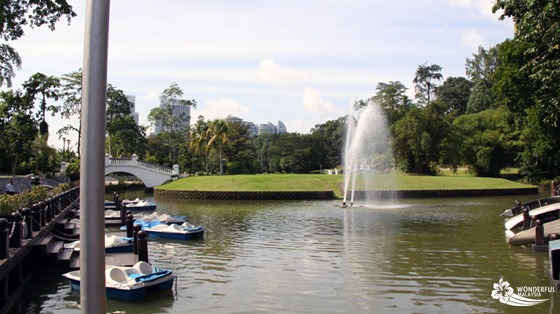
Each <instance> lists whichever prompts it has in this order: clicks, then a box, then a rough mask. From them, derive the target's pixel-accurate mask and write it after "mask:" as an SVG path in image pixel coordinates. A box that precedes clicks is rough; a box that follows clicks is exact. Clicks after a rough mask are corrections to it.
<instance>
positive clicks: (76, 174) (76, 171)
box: [66, 159, 80, 181]
mask: <svg viewBox="0 0 560 314" xmlns="http://www.w3.org/2000/svg"><path fill="white" fill-rule="evenodd" d="M66 175H67V176H68V177H69V178H70V180H72V181H77V180H80V160H79V159H74V160H72V162H71V163H69V164H68V166H66Z"/></svg>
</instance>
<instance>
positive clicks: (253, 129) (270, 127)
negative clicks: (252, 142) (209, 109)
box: [227, 116, 288, 136]
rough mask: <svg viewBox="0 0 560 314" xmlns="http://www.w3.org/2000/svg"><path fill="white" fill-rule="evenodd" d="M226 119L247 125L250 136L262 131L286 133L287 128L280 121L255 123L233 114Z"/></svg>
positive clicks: (259, 133) (262, 132)
mask: <svg viewBox="0 0 560 314" xmlns="http://www.w3.org/2000/svg"><path fill="white" fill-rule="evenodd" d="M227 120H229V121H231V122H239V123H241V124H242V125H245V126H247V131H248V132H249V135H251V136H256V135H261V134H264V133H269V134H281V133H288V129H287V128H286V125H285V124H284V122H282V121H278V124H277V125H274V124H272V123H270V122H268V123H266V124H259V125H257V124H255V123H253V122H249V121H244V120H243V119H241V118H239V117H234V116H229V117H227Z"/></svg>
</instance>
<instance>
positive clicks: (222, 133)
mask: <svg viewBox="0 0 560 314" xmlns="http://www.w3.org/2000/svg"><path fill="white" fill-rule="evenodd" d="M207 132H208V133H209V140H208V144H207V145H206V148H207V149H210V150H212V149H214V150H218V151H219V156H220V175H223V174H224V159H223V158H224V157H223V145H224V144H225V143H226V142H227V140H228V138H229V136H230V134H231V123H230V122H229V121H228V120H225V119H216V120H214V121H212V122H211V123H210V125H209V126H208V130H207Z"/></svg>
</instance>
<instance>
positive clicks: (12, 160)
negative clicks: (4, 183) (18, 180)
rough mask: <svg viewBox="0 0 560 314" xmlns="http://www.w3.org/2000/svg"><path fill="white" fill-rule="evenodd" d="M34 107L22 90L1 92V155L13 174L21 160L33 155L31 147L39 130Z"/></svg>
mask: <svg viewBox="0 0 560 314" xmlns="http://www.w3.org/2000/svg"><path fill="white" fill-rule="evenodd" d="M32 108H33V105H32V104H31V103H30V102H29V101H28V99H27V98H26V97H24V96H23V93H22V92H21V91H5V92H1V93H0V134H2V136H1V137H0V152H1V154H0V156H2V159H3V161H2V165H9V166H8V167H9V170H10V171H11V173H12V175H15V174H16V167H17V165H18V164H19V163H20V162H22V161H28V160H29V158H30V157H31V147H32V145H33V141H34V140H35V137H36V136H37V131H38V130H37V123H36V120H35V119H34V118H33V113H32ZM3 167H5V166H3Z"/></svg>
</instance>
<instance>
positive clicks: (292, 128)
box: [286, 119, 314, 133]
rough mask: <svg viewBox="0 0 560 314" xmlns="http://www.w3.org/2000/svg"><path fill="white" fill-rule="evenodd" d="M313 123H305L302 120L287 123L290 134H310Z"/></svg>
mask: <svg viewBox="0 0 560 314" xmlns="http://www.w3.org/2000/svg"><path fill="white" fill-rule="evenodd" d="M313 126H314V125H313V123H312V122H309V121H307V122H305V121H303V120H301V119H294V120H292V121H291V122H288V123H286V128H288V132H297V133H308V132H309V130H311V128H312V127H313Z"/></svg>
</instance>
